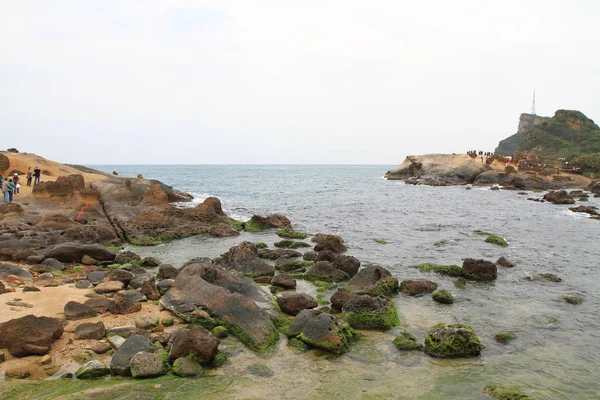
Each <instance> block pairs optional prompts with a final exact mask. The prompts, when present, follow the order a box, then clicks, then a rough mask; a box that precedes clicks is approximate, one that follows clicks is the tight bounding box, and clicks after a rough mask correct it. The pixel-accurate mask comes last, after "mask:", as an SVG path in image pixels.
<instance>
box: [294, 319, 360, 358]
mask: <svg viewBox="0 0 600 400" xmlns="http://www.w3.org/2000/svg"><path fill="white" fill-rule="evenodd" d="M288 336H290V337H295V338H296V339H299V340H301V341H302V342H304V343H306V344H308V345H311V346H314V347H317V348H320V349H323V350H327V351H330V352H332V353H334V354H342V353H345V352H347V351H348V350H349V349H350V345H351V344H352V342H353V341H354V340H356V339H357V338H358V334H357V333H356V332H355V331H354V329H352V327H351V326H350V325H349V324H348V323H347V322H345V321H344V320H341V319H339V318H337V317H335V316H333V315H331V314H328V313H325V312H323V311H320V310H303V311H300V313H299V314H298V315H297V316H296V318H294V320H293V321H292V323H291V325H290V327H289V331H288Z"/></svg>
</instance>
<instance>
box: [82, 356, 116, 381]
mask: <svg viewBox="0 0 600 400" xmlns="http://www.w3.org/2000/svg"><path fill="white" fill-rule="evenodd" d="M109 373H110V371H109V370H108V367H107V366H106V364H104V363H103V362H102V361H98V360H91V361H88V362H86V363H85V364H84V365H83V367H81V368H79V369H78V370H77V372H76V373H75V376H76V377H77V379H93V378H99V377H101V376H105V375H108V374H109Z"/></svg>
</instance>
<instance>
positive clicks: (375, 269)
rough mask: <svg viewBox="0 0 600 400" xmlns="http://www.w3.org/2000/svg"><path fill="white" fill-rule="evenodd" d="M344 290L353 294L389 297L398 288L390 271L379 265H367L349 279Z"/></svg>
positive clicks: (396, 280) (396, 281) (395, 279)
mask: <svg viewBox="0 0 600 400" xmlns="http://www.w3.org/2000/svg"><path fill="white" fill-rule="evenodd" d="M346 289H347V290H348V291H350V292H354V293H366V294H370V295H374V296H378V295H383V296H391V295H393V294H394V293H397V292H398V290H399V289H400V287H399V286H398V279H397V278H396V277H395V276H392V273H391V272H390V271H388V270H387V269H385V268H383V267H381V266H379V265H374V264H369V265H366V266H365V267H364V268H362V269H361V270H359V271H358V273H357V274H356V275H354V276H353V277H352V279H350V282H348V285H347V286H346Z"/></svg>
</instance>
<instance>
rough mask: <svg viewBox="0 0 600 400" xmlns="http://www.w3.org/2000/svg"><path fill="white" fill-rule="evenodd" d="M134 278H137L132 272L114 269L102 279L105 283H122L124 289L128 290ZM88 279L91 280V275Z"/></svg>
mask: <svg viewBox="0 0 600 400" xmlns="http://www.w3.org/2000/svg"><path fill="white" fill-rule="evenodd" d="M134 277H135V276H134V275H133V274H132V273H131V272H129V271H126V270H124V269H120V268H118V269H113V270H111V271H110V272H108V273H107V274H105V275H104V277H103V278H102V280H103V281H104V282H110V281H113V282H114V281H118V282H122V283H123V288H126V287H127V285H129V282H131V280H132V279H133V278H134ZM88 279H89V275H88ZM90 280H91V279H90Z"/></svg>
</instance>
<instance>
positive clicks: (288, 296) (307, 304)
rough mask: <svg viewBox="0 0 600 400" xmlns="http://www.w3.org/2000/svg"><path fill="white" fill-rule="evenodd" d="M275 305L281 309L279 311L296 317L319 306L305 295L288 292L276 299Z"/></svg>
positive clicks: (310, 297)
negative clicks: (303, 311) (301, 312)
mask: <svg viewBox="0 0 600 400" xmlns="http://www.w3.org/2000/svg"><path fill="white" fill-rule="evenodd" d="M277 304H278V305H279V307H280V308H281V311H283V312H284V313H286V314H289V315H298V313H299V312H300V311H302V310H308V309H311V308H316V307H318V306H319V304H318V303H317V302H316V301H315V299H313V298H312V296H310V295H308V294H306V293H290V292H284V293H283V294H281V296H279V297H277Z"/></svg>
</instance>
